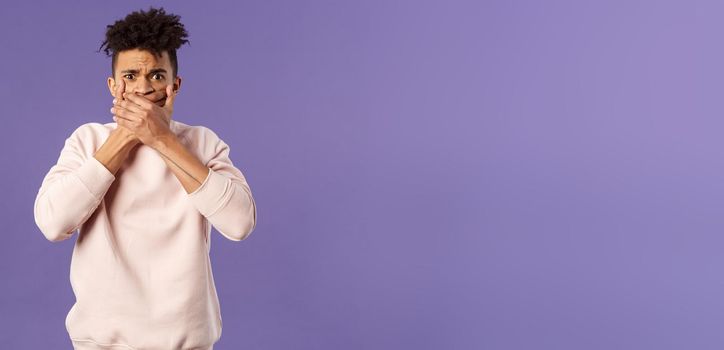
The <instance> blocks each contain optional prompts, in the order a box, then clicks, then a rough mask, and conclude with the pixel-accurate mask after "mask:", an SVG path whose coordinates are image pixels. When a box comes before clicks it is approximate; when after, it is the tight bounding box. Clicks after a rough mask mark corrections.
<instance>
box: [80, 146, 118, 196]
mask: <svg viewBox="0 0 724 350" xmlns="http://www.w3.org/2000/svg"><path fill="white" fill-rule="evenodd" d="M76 175H78V178H79V179H80V181H81V182H82V183H83V184H84V185H85V187H87V188H88V191H90V193H92V194H93V196H94V197H95V198H96V199H100V198H103V196H104V195H105V194H106V191H107V190H108V188H109V187H110V186H111V184H112V183H113V181H115V180H116V176H115V175H113V173H112V172H110V170H108V169H107V168H106V167H105V165H103V163H101V162H100V161H99V160H98V159H96V158H95V157H94V156H90V157H89V158H88V159H87V160H86V161H85V163H83V165H81V166H80V168H78V169H77V171H76Z"/></svg>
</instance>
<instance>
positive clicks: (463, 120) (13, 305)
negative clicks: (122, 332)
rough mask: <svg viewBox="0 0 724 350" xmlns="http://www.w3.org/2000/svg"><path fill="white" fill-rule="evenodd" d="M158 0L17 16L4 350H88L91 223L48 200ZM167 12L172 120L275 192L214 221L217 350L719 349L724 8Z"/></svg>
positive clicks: (453, 4) (10, 27) (198, 6)
mask: <svg viewBox="0 0 724 350" xmlns="http://www.w3.org/2000/svg"><path fill="white" fill-rule="evenodd" d="M148 5H149V3H145V2H131V3H129V2H121V1H116V2H108V1H75V2H72V3H71V2H51V1H43V2H41V1H37V2H33V3H32V4H19V3H16V4H9V3H7V2H6V3H4V8H3V10H2V11H1V12H0V48H1V49H0V55H1V56H2V64H0V74H2V75H1V76H2V79H0V99H1V100H0V103H1V104H0V106H1V108H2V112H0V115H2V135H3V136H2V138H0V145H1V146H2V148H3V150H4V152H1V153H0V157H2V158H1V159H0V160H1V161H2V164H3V165H2V169H3V170H2V172H1V174H2V175H1V176H2V193H3V194H4V200H3V201H1V202H0V203H1V204H0V205H1V206H2V211H1V212H2V219H3V220H2V222H3V223H4V228H3V230H2V236H3V239H2V243H1V244H0V276H1V277H2V288H0V344H3V345H2V346H1V347H2V348H7V349H51V348H53V349H60V348H70V342H69V340H68V335H67V333H66V330H65V328H64V319H65V316H66V313H67V311H68V310H69V308H70V307H71V305H72V303H73V301H74V297H73V295H72V290H71V287H70V282H69V280H68V273H69V264H70V256H71V252H72V249H73V243H74V242H75V238H73V239H71V240H68V241H64V242H62V243H58V244H54V243H50V242H49V241H47V240H46V239H45V238H44V236H43V235H42V233H41V232H40V231H39V230H38V229H37V227H36V226H35V223H34V220H33V211H32V207H33V202H34V199H35V196H36V194H37V190H38V188H39V186H40V182H41V180H42V178H43V176H44V175H45V173H46V172H47V171H48V170H49V168H50V166H52V165H53V164H54V162H55V161H56V160H57V157H58V154H59V152H60V149H61V147H62V145H63V142H64V140H65V138H66V137H68V136H69V135H70V133H71V132H72V130H74V129H75V128H76V127H77V126H79V125H80V124H82V123H86V122H91V121H97V122H109V121H111V114H110V112H108V109H109V108H110V106H111V96H110V94H109V92H108V90H107V88H106V77H107V76H108V75H109V71H110V58H107V57H106V56H105V55H104V54H103V53H99V52H96V50H97V49H98V47H99V45H100V43H101V41H102V40H103V33H104V30H105V26H106V25H107V24H111V23H112V22H113V21H115V20H116V19H119V18H122V17H124V16H125V14H127V13H128V12H130V11H133V10H137V9H141V8H143V9H146V8H147V7H148ZM154 5H164V6H165V8H166V10H167V11H168V12H171V13H175V14H179V15H181V19H182V21H183V22H184V24H185V25H186V27H187V29H188V31H189V34H190V37H189V39H190V40H191V45H184V46H183V47H182V48H181V49H180V50H179V74H180V75H181V77H182V79H184V80H183V82H182V87H181V94H180V95H179V97H178V99H177V102H176V108H175V114H174V118H175V119H177V120H180V121H183V122H186V123H189V124H197V125H198V124H201V125H205V126H208V127H210V128H212V129H213V130H215V131H216V132H217V133H218V134H219V135H220V136H221V137H222V139H224V140H225V141H226V142H227V143H228V144H229V145H230V146H231V157H232V160H234V162H235V164H236V165H237V166H238V167H239V168H240V169H241V170H242V171H243V172H244V174H245V175H246V177H247V180H248V181H249V184H250V186H251V188H252V191H253V193H254V196H255V199H256V203H257V205H258V219H259V222H258V225H257V227H256V230H255V231H254V233H252V235H251V236H250V237H249V238H248V239H247V240H245V241H243V242H241V243H237V242H232V241H229V240H227V239H225V238H223V237H222V236H221V235H220V234H219V233H218V232H217V231H214V235H213V241H212V250H211V254H212V261H213V264H214V276H215V281H216V285H217V288H218V293H219V298H220V302H221V306H222V317H223V320H224V329H223V332H222V333H223V334H222V337H221V340H220V341H219V342H218V343H217V347H218V349H220V350H221V349H684V348H686V349H721V348H722V347H723V346H724V332H722V328H723V327H724V274H723V273H722V272H721V271H722V266H724V238H723V237H724V215H722V214H723V212H724V180H722V179H724V158H723V157H722V156H721V155H720V154H721V150H722V149H724V140H723V139H722V136H721V135H722V129H723V126H724V122H722V118H721V116H722V103H721V101H722V98H721V91H722V82H723V81H724V79H723V78H724V77H723V75H724V74H722V66H723V62H724V57H723V56H724V50H723V49H722V48H723V47H724V39H723V38H724V36H723V33H724V28H722V27H723V23H724V22H723V21H722V13H724V4H722V3H721V2H716V1H679V2H673V1H599V2H589V1H546V2H541V1H487V2H482V1H469V2H463V1H438V2H431V1H359V2H340V1H305V2H302V1H254V2H251V1H243V2H231V1H228V2H225V3H222V2H212V1H200V2H193V3H191V2H188V3H185V4H181V3H179V2H168V3H154Z"/></svg>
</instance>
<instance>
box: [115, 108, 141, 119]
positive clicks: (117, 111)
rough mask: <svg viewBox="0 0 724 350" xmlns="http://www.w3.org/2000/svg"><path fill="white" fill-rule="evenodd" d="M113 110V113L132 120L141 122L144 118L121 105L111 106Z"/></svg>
mask: <svg viewBox="0 0 724 350" xmlns="http://www.w3.org/2000/svg"><path fill="white" fill-rule="evenodd" d="M111 112H112V113H113V115H115V116H117V117H121V118H124V119H128V120H130V121H135V122H140V121H141V120H142V119H143V118H141V117H139V116H137V115H136V114H135V113H133V112H132V111H129V110H127V109H125V108H123V107H121V106H113V107H112V108H111Z"/></svg>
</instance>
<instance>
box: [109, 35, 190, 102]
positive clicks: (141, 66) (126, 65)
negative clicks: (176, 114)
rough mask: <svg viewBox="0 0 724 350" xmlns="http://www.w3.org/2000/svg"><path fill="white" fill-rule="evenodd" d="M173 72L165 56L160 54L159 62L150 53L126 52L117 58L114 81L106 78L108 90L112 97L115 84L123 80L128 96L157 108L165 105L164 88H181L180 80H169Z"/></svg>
mask: <svg viewBox="0 0 724 350" xmlns="http://www.w3.org/2000/svg"><path fill="white" fill-rule="evenodd" d="M171 74H172V68H171V60H170V59H169V58H168V53H167V52H166V51H162V56H161V57H160V58H159V57H157V56H155V55H154V54H153V53H152V52H150V51H146V50H140V49H132V50H125V51H121V52H119V53H118V57H117V58H116V69H115V77H108V89H109V90H110V91H111V95H113V96H114V97H118V96H115V89H116V83H117V82H120V80H121V79H123V81H124V83H125V85H126V86H125V90H126V92H127V93H135V94H137V95H141V96H143V97H145V98H146V99H147V100H149V101H151V102H153V103H155V104H156V105H158V106H163V105H164V104H165V103H166V85H168V84H171V83H173V84H174V87H173V89H174V90H178V89H179V88H180V87H181V77H179V76H177V77H176V79H172V78H171Z"/></svg>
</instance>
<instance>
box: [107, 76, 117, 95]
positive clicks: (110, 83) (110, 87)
mask: <svg viewBox="0 0 724 350" xmlns="http://www.w3.org/2000/svg"><path fill="white" fill-rule="evenodd" d="M115 89H116V81H115V79H113V77H108V91H110V92H111V96H113V97H116V91H115Z"/></svg>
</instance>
